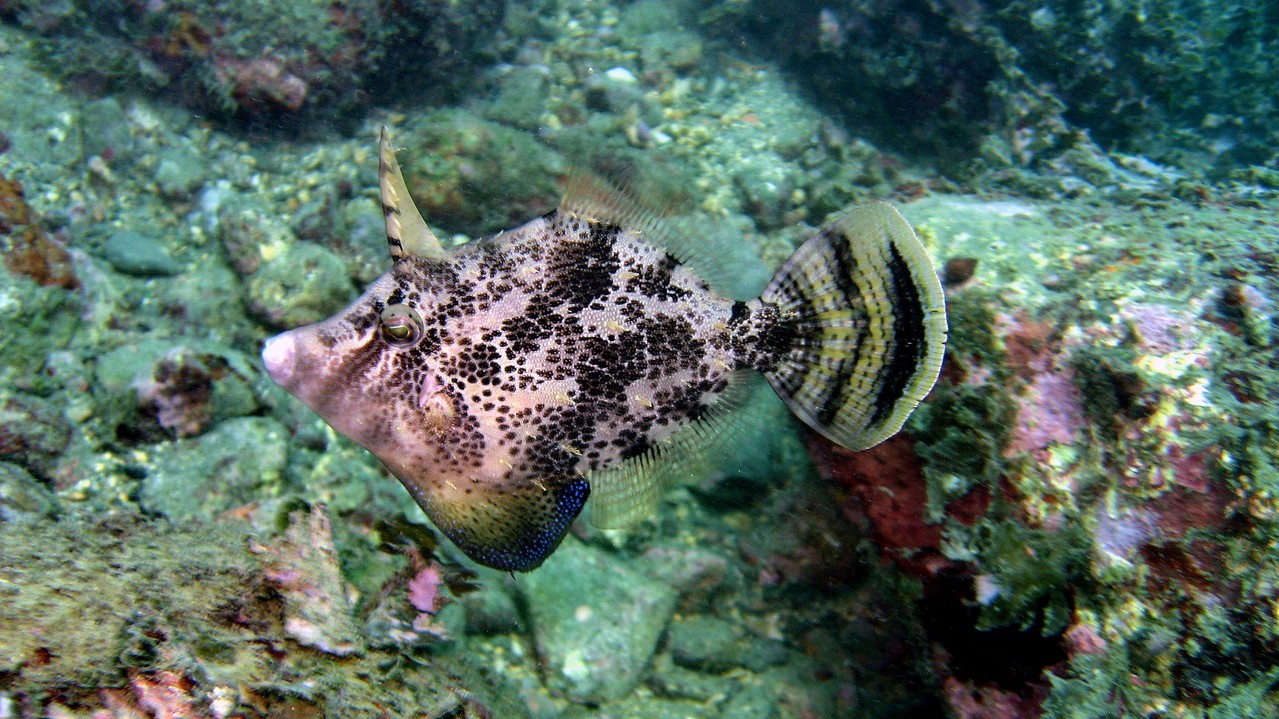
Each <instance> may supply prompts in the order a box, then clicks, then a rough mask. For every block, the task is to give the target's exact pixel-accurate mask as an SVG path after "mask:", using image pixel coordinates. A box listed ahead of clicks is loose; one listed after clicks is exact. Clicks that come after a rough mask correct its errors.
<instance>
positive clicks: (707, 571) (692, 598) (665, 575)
mask: <svg viewBox="0 0 1279 719" xmlns="http://www.w3.org/2000/svg"><path fill="white" fill-rule="evenodd" d="M639 566H640V569H641V570H642V571H643V572H644V573H645V574H647V575H648V576H650V577H652V578H653V579H656V580H657V581H659V582H661V583H662V584H664V585H666V586H668V587H671V588H673V589H674V590H675V591H677V592H679V595H680V599H679V603H680V610H681V611H695V610H698V609H702V608H705V607H706V606H707V605H708V604H709V603H710V601H711V599H712V598H713V597H714V596H715V595H716V594H717V593H718V592H719V591H720V590H721V589H724V588H725V581H726V580H727V578H728V571H729V570H728V568H729V564H728V560H727V559H725V558H724V556H723V555H720V554H716V553H715V552H712V551H710V550H706V549H699V548H697V547H653V548H651V549H649V550H648V551H646V552H644V555H643V557H642V558H641V563H640V565H639Z"/></svg>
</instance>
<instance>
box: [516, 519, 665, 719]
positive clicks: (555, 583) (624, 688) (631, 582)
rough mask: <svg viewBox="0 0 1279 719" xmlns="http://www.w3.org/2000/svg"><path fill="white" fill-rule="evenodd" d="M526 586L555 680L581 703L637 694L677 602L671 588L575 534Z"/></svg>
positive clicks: (558, 688)
mask: <svg viewBox="0 0 1279 719" xmlns="http://www.w3.org/2000/svg"><path fill="white" fill-rule="evenodd" d="M520 589H521V591H522V592H523V595H524V598H525V601H526V602H527V604H528V610H529V617H530V619H531V621H532V624H533V636H534V639H535V641H536V642H537V651H538V654H539V655H540V656H541V658H542V661H543V665H544V666H545V669H546V675H547V684H549V685H550V687H551V689H553V690H554V691H557V692H561V693H563V694H564V695H565V696H567V697H568V698H569V699H570V700H572V701H578V702H606V701H612V700H616V699H619V698H621V697H624V696H626V695H627V694H628V693H630V691H631V689H632V688H634V686H635V684H636V683H637V682H638V681H639V679H640V675H641V673H642V672H643V670H644V667H645V666H646V665H647V664H648V660H649V658H650V657H651V656H652V654H653V650H654V649H655V648H656V646H657V640H658V638H659V637H660V636H661V634H662V630H663V629H664V628H665V627H666V623H667V622H668V621H670V617H671V612H672V611H673V610H674V607H675V593H674V592H673V591H672V590H671V589H670V588H669V587H666V586H664V585H662V584H660V583H658V582H656V581H654V580H652V579H649V578H648V577H646V576H644V575H643V574H641V573H639V572H637V571H636V570H634V569H631V568H630V567H629V566H627V565H626V564H624V563H622V562H621V561H619V560H617V559H615V558H612V557H610V556H609V555H607V554H605V553H604V552H602V551H600V550H598V549H595V548H593V547H588V546H586V545H584V544H582V543H581V542H578V541H576V540H574V539H572V538H571V537H570V538H569V539H568V540H566V541H565V542H564V544H563V545H562V546H561V547H560V548H559V550H558V551H556V553H555V554H553V555H551V557H550V559H548V560H546V563H545V564H544V565H542V567H541V568H540V569H538V570H537V571H536V572H533V573H531V574H528V575H525V576H523V577H521V582H520Z"/></svg>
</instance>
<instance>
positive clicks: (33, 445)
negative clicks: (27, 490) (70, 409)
mask: <svg viewBox="0 0 1279 719" xmlns="http://www.w3.org/2000/svg"><path fill="white" fill-rule="evenodd" d="M70 439H71V427H70V425H69V424H68V423H67V420H66V419H65V418H64V417H63V416H62V413H61V412H60V411H59V410H58V409H57V408H56V407H55V406H54V405H53V404H52V403H51V402H49V401H48V400H46V399H42V398H40V397H35V396H33V395H27V394H19V393H8V392H6V393H4V394H3V395H0V461H6V462H13V463H15V464H19V465H21V466H23V467H25V468H26V469H27V470H28V471H30V472H31V473H32V474H35V475H37V476H40V477H48V476H50V474H51V473H52V472H53V468H54V464H55V463H56V461H57V458H58V456H59V455H60V454H62V451H63V450H64V449H66V447H67V442H69V441H70Z"/></svg>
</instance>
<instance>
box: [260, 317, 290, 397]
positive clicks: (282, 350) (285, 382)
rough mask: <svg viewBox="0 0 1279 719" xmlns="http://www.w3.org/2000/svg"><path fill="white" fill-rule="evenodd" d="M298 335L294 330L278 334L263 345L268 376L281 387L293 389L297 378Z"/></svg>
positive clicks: (263, 357) (263, 356) (264, 363)
mask: <svg viewBox="0 0 1279 719" xmlns="http://www.w3.org/2000/svg"><path fill="white" fill-rule="evenodd" d="M297 345H298V341H297V337H296V336H295V334H294V333H293V332H285V333H283V334H278V335H276V336H274V337H272V338H270V339H268V340H267V341H266V344H264V345H263V346H262V364H263V365H265V366H266V373H267V376H269V377H270V378H271V381H272V382H274V383H276V384H278V385H280V386H281V387H283V388H285V389H287V390H289V391H290V392H292V391H293V385H294V384H296V380H297V374H298V373H297V354H298V352H297Z"/></svg>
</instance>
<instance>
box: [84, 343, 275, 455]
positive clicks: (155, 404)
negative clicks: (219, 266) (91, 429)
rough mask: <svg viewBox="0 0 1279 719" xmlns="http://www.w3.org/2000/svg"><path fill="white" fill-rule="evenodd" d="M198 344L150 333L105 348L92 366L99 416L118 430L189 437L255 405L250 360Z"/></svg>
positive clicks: (148, 436) (255, 373)
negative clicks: (168, 338) (147, 337)
mask: <svg viewBox="0 0 1279 719" xmlns="http://www.w3.org/2000/svg"><path fill="white" fill-rule="evenodd" d="M198 346H199V349H195V348H193V347H188V346H186V345H182V344H178V345H175V344H173V342H171V341H168V340H162V339H155V338H149V339H144V340H142V341H138V342H133V343H130V344H126V345H122V346H120V347H117V348H115V349H113V350H111V351H109V352H106V353H104V354H103V355H102V356H101V357H99V358H98V361H97V365H96V367H95V371H94V379H95V381H96V384H95V394H96V395H97V401H98V403H99V406H98V409H97V414H98V415H99V417H101V418H102V420H103V421H104V422H105V423H106V424H107V425H108V426H110V427H113V428H116V430H117V433H122V434H124V435H126V436H129V437H135V438H138V439H160V438H162V437H166V436H167V437H193V436H195V435H198V434H200V433H201V432H204V431H205V430H206V429H207V428H208V427H210V426H212V425H214V424H216V423H218V422H221V421H222V420H225V419H230V418H232V417H243V416H246V415H249V414H252V413H253V412H255V411H257V409H258V407H259V402H258V397H257V393H256V390H255V389H254V384H255V382H256V381H257V378H258V370H257V369H256V367H255V366H254V363H253V362H252V360H250V359H249V358H247V357H245V356H244V355H243V354H241V353H240V352H237V351H236V350H232V349H229V348H227V347H222V346H219V345H217V344H214V343H211V342H202V343H199V345H198ZM121 430H123V432H121Z"/></svg>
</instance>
